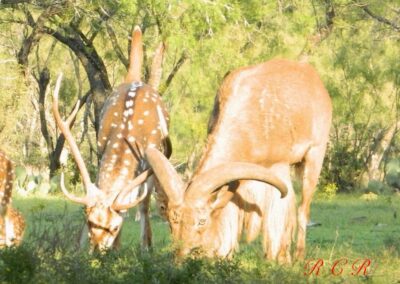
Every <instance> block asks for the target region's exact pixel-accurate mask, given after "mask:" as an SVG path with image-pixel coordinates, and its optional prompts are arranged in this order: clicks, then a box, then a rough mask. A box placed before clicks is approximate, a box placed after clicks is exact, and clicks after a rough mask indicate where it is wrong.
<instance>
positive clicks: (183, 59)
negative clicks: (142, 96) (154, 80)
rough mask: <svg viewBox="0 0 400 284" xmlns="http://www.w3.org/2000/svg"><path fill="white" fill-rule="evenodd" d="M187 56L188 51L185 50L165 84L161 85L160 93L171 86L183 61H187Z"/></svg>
mask: <svg viewBox="0 0 400 284" xmlns="http://www.w3.org/2000/svg"><path fill="white" fill-rule="evenodd" d="M187 58H188V57H187V55H186V52H183V53H182V55H181V57H180V58H179V60H178V61H177V62H176V64H175V66H174V68H172V71H171V73H169V75H168V77H167V80H166V81H165V84H164V85H163V86H161V87H160V93H163V92H164V91H165V90H166V89H167V88H168V87H169V85H170V84H171V82H172V80H173V79H174V77H175V75H176V74H177V73H178V71H179V69H180V68H181V67H182V65H183V63H185V61H186V59H187Z"/></svg>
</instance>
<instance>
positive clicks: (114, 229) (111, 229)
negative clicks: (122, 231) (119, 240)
mask: <svg viewBox="0 0 400 284" xmlns="http://www.w3.org/2000/svg"><path fill="white" fill-rule="evenodd" d="M118 228H119V226H112V227H110V232H111V233H113V234H114V233H116V232H117V231H118Z"/></svg>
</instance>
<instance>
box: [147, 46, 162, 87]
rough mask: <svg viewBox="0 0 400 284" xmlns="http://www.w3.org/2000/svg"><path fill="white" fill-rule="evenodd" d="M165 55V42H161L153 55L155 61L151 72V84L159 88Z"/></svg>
mask: <svg viewBox="0 0 400 284" xmlns="http://www.w3.org/2000/svg"><path fill="white" fill-rule="evenodd" d="M163 57H164V43H162V42H161V43H160V44H159V46H158V47H157V50H156V52H155V54H154V57H153V62H152V64H151V73H150V79H149V85H150V86H152V87H153V88H154V90H158V86H159V85H160V80H161V75H162V61H163Z"/></svg>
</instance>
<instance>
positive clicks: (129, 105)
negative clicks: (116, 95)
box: [125, 100, 133, 108]
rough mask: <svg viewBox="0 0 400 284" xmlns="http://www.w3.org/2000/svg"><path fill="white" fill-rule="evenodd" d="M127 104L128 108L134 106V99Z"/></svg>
mask: <svg viewBox="0 0 400 284" xmlns="http://www.w3.org/2000/svg"><path fill="white" fill-rule="evenodd" d="M125 106H126V107H127V108H129V107H131V106H133V101H132V100H129V101H127V102H126V103H125Z"/></svg>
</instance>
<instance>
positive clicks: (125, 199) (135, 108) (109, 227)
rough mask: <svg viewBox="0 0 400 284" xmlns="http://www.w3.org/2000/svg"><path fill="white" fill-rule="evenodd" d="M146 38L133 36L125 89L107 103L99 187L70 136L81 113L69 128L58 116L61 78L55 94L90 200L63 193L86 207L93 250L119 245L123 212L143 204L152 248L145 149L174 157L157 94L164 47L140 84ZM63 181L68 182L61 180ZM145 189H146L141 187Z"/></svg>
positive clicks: (146, 239) (144, 229)
mask: <svg viewBox="0 0 400 284" xmlns="http://www.w3.org/2000/svg"><path fill="white" fill-rule="evenodd" d="M141 37H142V34H141V31H140V28H139V27H135V29H134V31H133V34H132V45H131V53H130V66H129V70H128V74H127V76H126V78H125V83H123V84H121V85H120V86H119V87H118V88H117V90H116V91H115V92H114V93H113V94H112V95H111V96H110V97H109V98H108V99H107V101H106V102H105V104H104V107H103V110H102V116H101V123H100V130H99V133H98V137H97V140H98V150H99V153H100V155H101V161H100V165H99V170H98V174H97V179H96V183H95V184H94V183H92V181H91V180H90V176H89V173H88V170H87V168H86V166H85V163H84V161H83V158H82V156H81V154H80V152H79V149H78V147H77V145H76V142H75V140H74V138H73V137H72V134H71V132H70V130H69V125H70V122H71V121H72V119H73V117H75V115H76V112H77V110H78V108H76V110H75V111H74V113H73V114H72V115H71V117H70V118H68V119H67V121H66V122H64V121H62V119H61V116H60V114H59V111H58V91H59V87H60V81H61V77H59V79H58V81H57V85H56V88H55V91H54V101H53V112H54V117H55V119H56V122H57V125H58V127H59V128H60V129H61V131H62V133H63V134H64V135H65V138H66V140H67V141H68V144H69V146H70V148H71V152H72V154H73V157H74V159H75V161H76V163H77V165H78V167H79V170H80V173H81V176H82V180H83V184H84V187H85V189H86V192H87V193H86V196H85V197H77V196H75V195H73V194H71V193H69V192H68V191H67V189H66V188H65V186H64V180H63V178H62V181H61V189H62V191H63V192H64V194H65V195H66V196H67V197H68V198H69V199H71V200H72V201H75V202H77V203H80V204H83V205H85V206H86V219H87V227H88V230H89V237H90V243H91V247H92V249H100V250H103V249H107V248H111V247H117V246H118V245H119V236H120V231H121V227H122V222H123V217H122V215H121V213H122V212H124V211H125V210H127V209H128V208H131V207H134V206H136V205H137V204H139V206H140V207H139V210H140V214H141V230H142V245H143V247H145V248H147V247H149V246H150V245H151V238H152V236H151V228H150V222H149V204H150V196H151V191H152V188H153V178H152V177H150V175H151V174H152V173H151V171H150V170H148V169H147V167H148V166H147V163H146V161H145V160H144V157H143V156H144V149H145V148H147V147H150V148H151V147H154V148H157V149H159V150H160V151H162V152H163V153H164V154H165V155H166V156H170V155H171V151H172V149H171V143H170V140H169V138H168V121H169V117H168V113H167V111H166V109H165V106H164V105H163V102H162V100H161V97H160V96H159V94H158V93H157V91H156V90H157V88H158V85H159V82H160V76H161V62H162V57H163V48H164V47H163V45H162V44H161V45H160V46H159V47H158V49H157V51H156V54H155V56H154V59H153V65H152V70H151V71H152V72H151V75H150V80H149V85H147V84H144V83H143V82H142V81H141V67H142V57H143V50H142V39H141ZM62 177H63V176H62ZM142 183H143V186H139V185H141V184H142Z"/></svg>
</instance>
